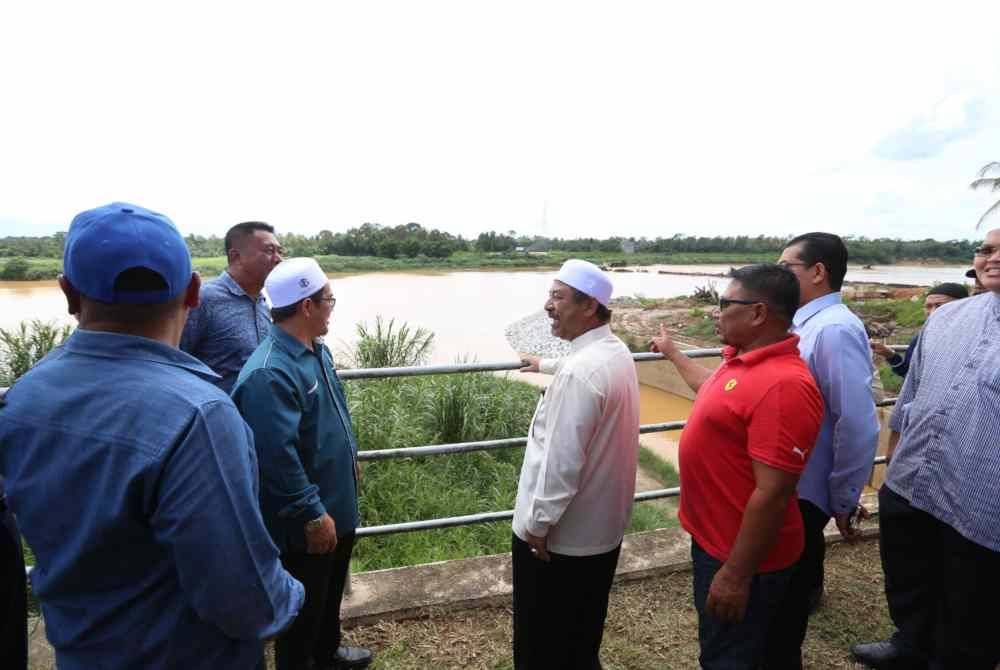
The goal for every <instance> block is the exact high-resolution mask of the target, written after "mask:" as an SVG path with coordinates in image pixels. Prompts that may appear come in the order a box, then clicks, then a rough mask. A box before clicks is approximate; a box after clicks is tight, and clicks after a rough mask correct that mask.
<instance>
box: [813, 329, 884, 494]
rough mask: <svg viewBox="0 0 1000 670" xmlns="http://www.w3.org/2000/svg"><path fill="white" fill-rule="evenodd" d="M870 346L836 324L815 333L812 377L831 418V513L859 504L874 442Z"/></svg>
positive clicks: (861, 335) (876, 431)
mask: <svg viewBox="0 0 1000 670" xmlns="http://www.w3.org/2000/svg"><path fill="white" fill-rule="evenodd" d="M870 351H871V350H870V348H869V346H868V338H867V337H865V336H864V333H863V332H854V330H853V329H851V328H849V327H847V326H842V325H839V324H833V325H830V326H828V327H826V328H824V329H823V330H822V331H821V332H820V334H819V336H818V337H817V339H816V345H815V357H814V360H815V364H816V367H817V370H816V383H817V384H818V385H819V387H820V390H821V391H822V393H823V398H824V400H825V401H826V411H827V412H828V413H829V414H830V415H831V417H832V419H833V467H832V468H831V470H830V479H829V486H830V511H831V512H832V513H833V514H847V513H849V512H850V511H852V510H853V509H854V507H855V506H856V505H857V503H858V500H859V499H860V497H861V491H862V490H863V489H864V486H865V482H866V481H867V480H868V477H869V475H870V474H871V471H872V461H873V460H874V459H875V450H876V449H877V448H878V434H879V429H880V426H879V421H878V416H877V414H876V411H875V401H874V400H873V398H872V393H871V381H872V373H873V371H874V370H873V368H872V361H871V353H870Z"/></svg>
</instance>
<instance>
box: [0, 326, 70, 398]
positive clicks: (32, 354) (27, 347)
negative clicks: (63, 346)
mask: <svg viewBox="0 0 1000 670" xmlns="http://www.w3.org/2000/svg"><path fill="white" fill-rule="evenodd" d="M72 330H73V328H72V327H71V326H58V325H56V324H54V323H46V322H43V321H39V320H37V319H35V320H33V321H22V322H21V323H20V325H19V326H18V327H17V329H16V330H5V329H3V328H0V386H10V385H11V384H13V383H14V382H15V381H17V379H18V378H19V377H20V376H21V375H23V374H24V373H25V372H27V371H28V370H29V369H31V366H33V365H34V364H35V363H37V362H38V361H40V360H42V359H43V358H44V357H45V355H46V354H48V353H49V352H50V351H51V350H52V349H53V348H54V347H55V346H57V345H58V344H60V343H61V342H62V341H63V340H65V339H66V338H67V337H69V334H70V332H71V331H72Z"/></svg>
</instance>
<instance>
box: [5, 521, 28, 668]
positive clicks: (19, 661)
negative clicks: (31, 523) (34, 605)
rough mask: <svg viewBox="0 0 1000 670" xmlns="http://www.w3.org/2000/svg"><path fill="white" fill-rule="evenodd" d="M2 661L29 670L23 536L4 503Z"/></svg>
mask: <svg viewBox="0 0 1000 670" xmlns="http://www.w3.org/2000/svg"><path fill="white" fill-rule="evenodd" d="M0 659H3V661H2V663H0V665H2V666H3V667H4V668H10V670H23V669H24V668H27V667H28V596H27V584H26V580H25V577H24V554H22V553H21V535H20V533H18V530H17V524H16V523H15V522H14V515H13V514H11V513H10V510H8V509H7V506H6V505H5V504H4V503H3V502H0Z"/></svg>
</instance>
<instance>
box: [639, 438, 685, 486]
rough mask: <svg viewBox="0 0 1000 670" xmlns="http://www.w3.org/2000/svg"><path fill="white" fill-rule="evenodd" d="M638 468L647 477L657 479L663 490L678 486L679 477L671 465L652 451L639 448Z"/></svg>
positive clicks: (679, 482)
mask: <svg viewBox="0 0 1000 670" xmlns="http://www.w3.org/2000/svg"><path fill="white" fill-rule="evenodd" d="M639 467H640V468H642V471H643V472H645V473H646V474H648V475H651V476H653V477H655V478H656V479H657V481H659V482H660V483H661V484H663V487H664V488H668V489H669V488H673V487H675V486H680V484H681V477H680V475H679V474H677V469H676V468H674V466H673V464H672V463H670V462H668V461H665V460H663V459H662V458H660V457H659V456H657V455H656V452H654V451H653V450H652V449H649V448H647V447H639Z"/></svg>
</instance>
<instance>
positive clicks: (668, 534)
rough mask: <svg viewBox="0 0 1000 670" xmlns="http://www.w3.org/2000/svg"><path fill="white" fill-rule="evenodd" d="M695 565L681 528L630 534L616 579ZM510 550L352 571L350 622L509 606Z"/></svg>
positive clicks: (829, 536)
mask: <svg viewBox="0 0 1000 670" xmlns="http://www.w3.org/2000/svg"><path fill="white" fill-rule="evenodd" d="M862 502H863V504H864V505H865V506H866V507H867V508H868V509H869V510H870V511H871V512H872V513H877V511H878V507H877V505H878V499H877V497H876V496H875V495H874V494H872V493H868V494H865V495H864V496H862ZM875 537H878V523H877V521H875V520H873V521H868V522H865V523H864V524H863V525H862V534H861V539H872V538H875ZM826 541H827V543H828V544H830V543H834V542H840V541H842V538H841V536H840V533H839V532H838V531H837V527H836V524H835V523H834V522H833V521H831V522H830V524H829V525H828V526H827V528H826ZM690 569H691V538H690V536H689V535H688V534H687V533H685V532H684V531H683V530H682V529H680V528H671V529H664V530H652V531H647V532H644V533H635V534H633V535H627V536H626V537H625V540H624V541H623V542H622V553H621V557H620V558H619V560H618V569H617V571H616V572H615V581H616V582H622V581H631V580H634V579H645V578H647V577H653V576H657V575H663V574H667V573H671V572H678V571H682V570H690ZM512 589H513V584H512V581H511V567H510V554H495V555H493V556H479V557H476V558H466V559H461V560H454V561H441V562H438V563H428V564H425V565H416V566H410V567H405V568H390V569H387V570H374V571H372V572H362V573H356V574H353V575H351V592H350V594H347V595H345V597H344V603H343V607H342V609H341V614H342V620H343V623H344V626H345V627H348V628H349V627H351V626H358V625H363V624H368V623H373V622H376V621H385V620H389V621H393V620H402V619H412V618H420V617H424V616H428V615H429V614H430V613H431V612H433V611H435V610H440V609H447V610H449V611H451V610H458V609H470V608H476V607H494V606H495V607H509V606H510V604H511V591H512Z"/></svg>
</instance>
